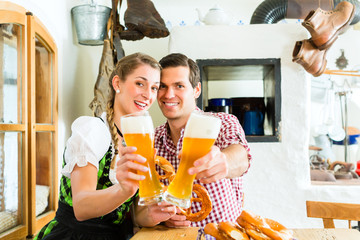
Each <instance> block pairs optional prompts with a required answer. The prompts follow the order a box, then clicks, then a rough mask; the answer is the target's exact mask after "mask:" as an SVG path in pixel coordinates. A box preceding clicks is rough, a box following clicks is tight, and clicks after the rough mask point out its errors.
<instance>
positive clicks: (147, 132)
mask: <svg viewBox="0 0 360 240" xmlns="http://www.w3.org/2000/svg"><path fill="white" fill-rule="evenodd" d="M121 131H122V133H123V136H124V140H125V143H126V145H127V146H134V147H136V148H137V150H136V152H135V154H139V155H141V156H143V157H144V158H146V162H145V163H143V164H142V165H144V166H145V167H147V168H149V171H147V172H142V171H137V174H139V175H143V176H145V179H144V180H141V181H139V203H138V204H139V205H151V204H154V203H157V202H161V201H162V192H163V190H162V186H161V184H160V181H159V178H158V175H157V174H156V170H155V161H154V126H153V123H152V120H151V117H150V115H149V113H148V112H147V111H144V112H138V113H134V114H129V115H126V116H123V117H121Z"/></svg>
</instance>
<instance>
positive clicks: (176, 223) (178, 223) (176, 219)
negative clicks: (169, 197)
mask: <svg viewBox="0 0 360 240" xmlns="http://www.w3.org/2000/svg"><path fill="white" fill-rule="evenodd" d="M176 211H177V214H176V215H174V216H172V217H171V218H170V219H169V220H167V221H166V222H165V226H167V227H173V228H182V227H189V226H190V224H191V222H190V221H188V220H186V216H185V215H180V214H179V213H180V210H179V209H178V208H176Z"/></svg>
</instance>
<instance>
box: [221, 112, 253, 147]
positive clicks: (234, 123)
mask: <svg viewBox="0 0 360 240" xmlns="http://www.w3.org/2000/svg"><path fill="white" fill-rule="evenodd" d="M218 117H219V118H220V119H221V121H222V123H221V128H220V133H219V136H218V138H217V140H216V143H215V144H216V145H217V146H218V147H219V148H220V149H224V148H227V147H228V146H230V145H232V144H241V145H243V146H244V147H245V148H246V149H247V147H248V146H247V141H246V139H245V133H244V130H243V129H242V127H241V125H240V123H239V120H238V119H237V117H235V116H234V115H231V114H221V115H218Z"/></svg>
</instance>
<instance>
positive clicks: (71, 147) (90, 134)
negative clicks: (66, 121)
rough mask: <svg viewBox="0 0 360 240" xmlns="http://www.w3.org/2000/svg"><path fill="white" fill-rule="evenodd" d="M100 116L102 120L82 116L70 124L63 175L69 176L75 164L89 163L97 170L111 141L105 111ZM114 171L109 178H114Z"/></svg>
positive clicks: (84, 164) (83, 164)
mask: <svg viewBox="0 0 360 240" xmlns="http://www.w3.org/2000/svg"><path fill="white" fill-rule="evenodd" d="M101 118H102V119H103V120H104V122H103V121H101V119H99V118H98V117H89V116H82V117H79V118H77V119H76V120H75V121H74V122H73V124H72V125H71V131H72V134H71V136H70V138H69V139H68V141H67V142H66V148H65V154H64V157H65V163H66V164H65V166H64V167H63V169H62V171H61V173H62V174H63V175H64V176H66V177H68V178H70V174H71V172H72V171H73V169H74V167H75V165H77V166H79V167H84V166H86V165H87V164H88V163H90V164H92V165H94V166H95V167H96V168H97V169H98V170H99V161H100V159H101V158H102V157H104V155H105V153H106V152H107V150H108V149H109V146H110V143H111V141H112V140H111V134H110V131H109V127H108V124H107V121H106V113H103V114H102V115H101ZM114 172H115V171H114V170H113V171H112V173H111V174H110V175H112V177H111V178H114ZM113 180H114V179H112V182H113ZM115 181H116V179H115Z"/></svg>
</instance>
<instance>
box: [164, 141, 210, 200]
mask: <svg viewBox="0 0 360 240" xmlns="http://www.w3.org/2000/svg"><path fill="white" fill-rule="evenodd" d="M214 142H215V139H207V138H188V137H185V138H184V140H183V148H182V155H181V161H180V165H179V169H178V171H177V173H176V177H175V178H174V180H173V182H172V183H171V184H170V186H169V187H168V189H167V191H168V193H170V194H171V195H173V196H174V197H177V198H191V192H192V186H193V181H194V179H195V176H196V175H195V174H193V175H190V174H188V172H187V170H188V169H189V168H191V167H192V166H193V165H194V162H195V160H196V159H199V158H201V157H202V156H204V155H206V154H207V153H208V152H209V151H210V148H211V146H212V145H213V144H214ZM184 186H187V187H186V188H184Z"/></svg>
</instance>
